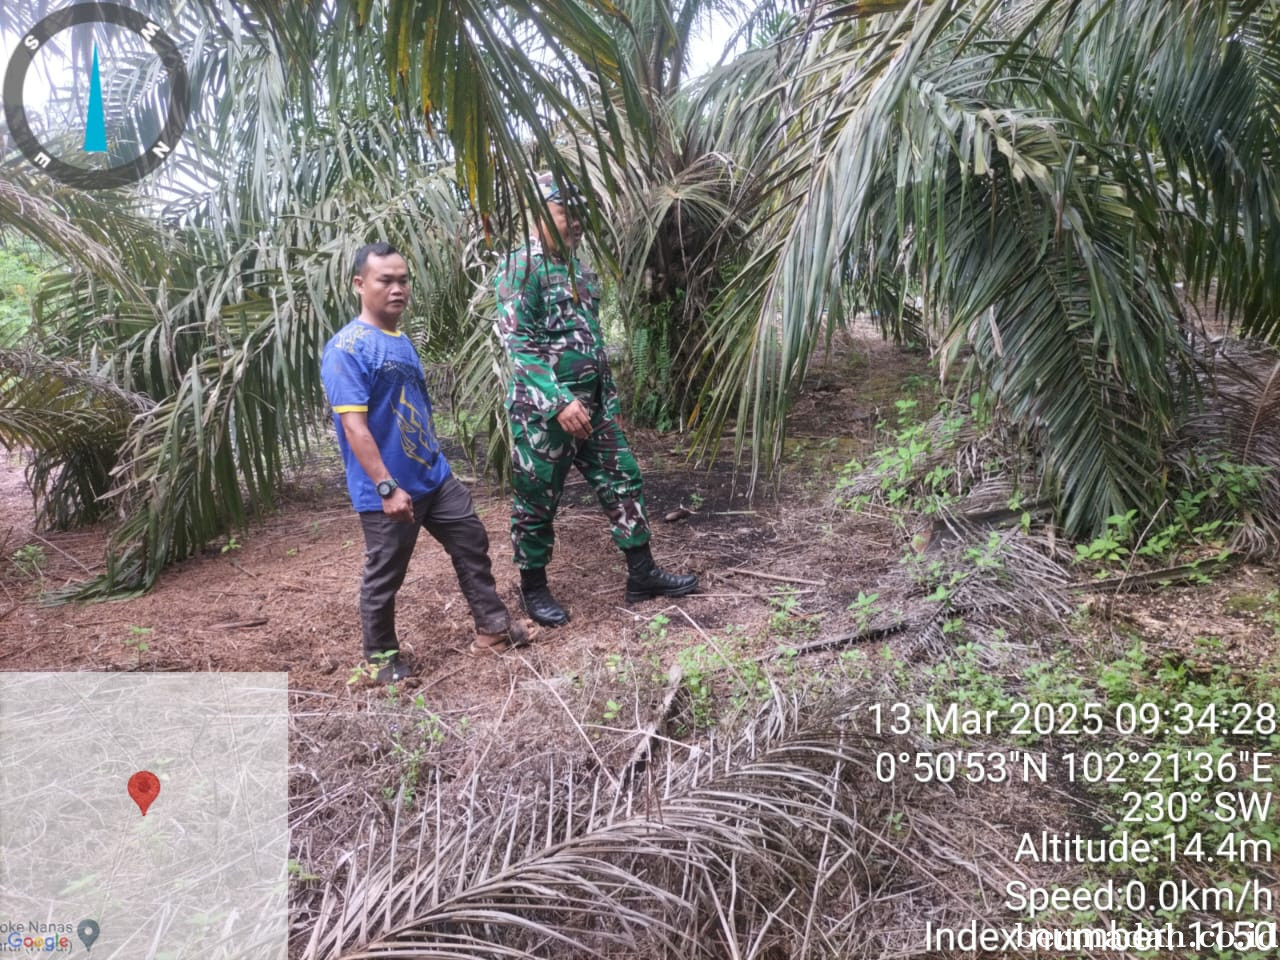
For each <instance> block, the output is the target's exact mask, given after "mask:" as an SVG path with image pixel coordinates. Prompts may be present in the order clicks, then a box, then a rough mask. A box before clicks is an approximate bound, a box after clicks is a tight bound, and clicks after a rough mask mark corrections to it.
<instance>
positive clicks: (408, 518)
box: [382, 487, 413, 523]
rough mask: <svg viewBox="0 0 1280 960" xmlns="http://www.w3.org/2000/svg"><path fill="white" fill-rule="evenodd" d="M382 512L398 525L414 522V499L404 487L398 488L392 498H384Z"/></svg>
mask: <svg viewBox="0 0 1280 960" xmlns="http://www.w3.org/2000/svg"><path fill="white" fill-rule="evenodd" d="M382 512H383V513H385V514H386V515H387V516H388V517H390V518H391V519H392V520H394V521H395V522H396V523H412V522H413V499H412V498H411V497H410V496H409V494H407V493H405V490H404V487H396V488H395V489H394V490H392V491H391V496H389V497H383V498H382Z"/></svg>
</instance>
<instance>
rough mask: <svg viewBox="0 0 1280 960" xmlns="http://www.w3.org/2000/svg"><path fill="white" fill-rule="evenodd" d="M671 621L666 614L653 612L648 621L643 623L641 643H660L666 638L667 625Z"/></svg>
mask: <svg viewBox="0 0 1280 960" xmlns="http://www.w3.org/2000/svg"><path fill="white" fill-rule="evenodd" d="M669 623H671V618H670V617H668V616H667V615H666V614H663V613H658V614H655V615H654V616H653V617H652V618H651V619H650V620H649V622H648V623H646V624H645V625H644V630H642V631H641V642H642V643H661V642H662V641H664V640H666V639H667V625H668V624H669Z"/></svg>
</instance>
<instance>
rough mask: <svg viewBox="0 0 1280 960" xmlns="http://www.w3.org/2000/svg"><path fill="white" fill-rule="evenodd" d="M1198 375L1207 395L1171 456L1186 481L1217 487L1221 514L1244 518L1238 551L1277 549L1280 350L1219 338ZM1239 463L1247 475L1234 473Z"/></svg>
mask: <svg viewBox="0 0 1280 960" xmlns="http://www.w3.org/2000/svg"><path fill="white" fill-rule="evenodd" d="M1199 374H1200V390H1201V396H1202V400H1201V403H1200V406H1199V408H1198V409H1197V410H1196V411H1195V412H1194V413H1193V414H1192V415H1191V416H1190V417H1189V418H1188V420H1187V422H1186V424H1185V426H1184V427H1183V428H1182V429H1181V430H1180V431H1179V439H1178V441H1177V442H1176V443H1175V445H1174V447H1173V449H1172V451H1171V459H1172V461H1173V463H1174V464H1175V466H1176V467H1178V468H1179V469H1180V471H1181V472H1182V474H1183V478H1184V479H1183V485H1184V486H1187V487H1188V488H1190V489H1193V490H1212V491H1213V492H1214V493H1215V494H1216V495H1217V496H1216V498H1217V500H1218V504H1217V509H1218V512H1219V515H1220V516H1223V517H1227V518H1229V519H1233V520H1239V521H1240V526H1239V527H1238V528H1237V529H1236V532H1235V534H1234V540H1233V544H1232V546H1233V547H1234V548H1235V549H1237V550H1239V551H1241V552H1242V553H1244V554H1246V555H1256V554H1260V553H1263V552H1266V551H1268V550H1274V549H1275V547H1276V545H1277V544H1280V353H1278V352H1277V351H1276V350H1275V349H1274V348H1271V347H1266V346H1263V345H1261V344H1251V343H1245V342H1241V341H1238V340H1219V341H1217V342H1216V343H1215V344H1214V345H1213V351H1212V353H1211V355H1210V356H1209V357H1208V359H1207V360H1206V361H1205V362H1203V363H1202V364H1201V365H1200V368H1199ZM1238 468H1244V470H1245V471H1248V473H1246V474H1241V475H1238V479H1236V480H1233V478H1232V477H1231V476H1230V475H1229V474H1230V473H1231V472H1232V471H1235V470H1237V469H1238ZM1253 488H1256V489H1253ZM1212 512H1213V511H1207V512H1206V515H1205V519H1209V518H1210V516H1209V515H1210V514H1211V513H1212Z"/></svg>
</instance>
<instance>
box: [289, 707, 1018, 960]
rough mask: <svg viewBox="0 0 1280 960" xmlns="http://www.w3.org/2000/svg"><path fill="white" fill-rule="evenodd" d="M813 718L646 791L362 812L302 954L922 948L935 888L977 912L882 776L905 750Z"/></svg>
mask: <svg viewBox="0 0 1280 960" xmlns="http://www.w3.org/2000/svg"><path fill="white" fill-rule="evenodd" d="M810 710H813V711H815V712H818V713H823V712H825V713H826V715H824V716H817V717H815V716H806V717H805V718H804V720H803V721H802V720H801V719H800V716H799V714H800V710H799V707H798V705H797V704H795V703H786V702H784V700H783V698H781V697H776V698H775V699H774V700H772V701H770V702H769V703H768V704H767V705H766V706H765V707H764V708H763V709H762V710H761V712H760V714H759V715H758V716H757V717H755V718H754V720H753V721H752V722H750V723H748V724H747V725H746V726H745V727H744V728H743V729H742V730H740V731H739V733H738V735H737V736H736V737H734V738H732V741H731V742H717V741H715V740H714V739H713V740H712V741H711V742H710V743H708V744H706V745H705V746H704V747H701V748H698V747H693V748H686V747H685V746H684V745H673V749H675V748H678V749H681V750H683V749H688V753H687V755H686V756H687V759H684V760H683V761H678V760H668V761H667V762H665V763H657V764H651V765H650V766H649V767H648V774H647V778H645V777H642V778H639V782H638V783H637V784H636V787H635V789H634V791H631V790H622V791H618V790H615V789H614V787H613V785H614V784H615V783H616V779H615V778H613V777H612V776H610V775H609V774H608V773H607V772H605V771H604V770H603V769H601V768H599V767H598V766H596V765H594V764H593V763H590V762H581V761H573V760H567V761H564V760H562V761H559V762H557V761H555V760H547V761H546V762H545V764H542V765H541V767H540V768H539V769H537V770H535V771H529V770H527V769H525V768H524V767H523V766H522V765H521V764H514V765H509V766H507V767H505V768H502V767H499V766H498V765H496V764H489V765H487V766H486V767H485V768H483V769H481V770H479V771H478V772H477V773H475V774H474V775H473V776H472V777H471V778H470V779H468V780H466V781H464V782H455V783H449V782H447V781H445V780H444V779H443V778H438V779H437V781H436V782H435V783H434V784H433V785H432V790H431V794H432V796H433V797H434V801H433V802H430V803H428V804H426V805H425V807H423V808H422V809H420V810H417V811H413V812H411V811H410V810H409V809H407V808H406V807H404V806H400V805H397V807H396V814H395V820H394V822H393V823H392V824H391V825H390V826H389V827H388V826H387V825H386V824H385V822H383V821H382V819H381V817H380V816H378V815H375V816H372V817H366V819H365V820H364V826H363V828H362V829H361V830H360V831H358V833H354V832H353V835H358V836H360V837H361V842H360V844H359V846H358V847H357V848H355V849H350V850H348V852H347V853H346V855H345V856H344V857H343V858H342V860H341V862H340V863H339V864H338V866H337V869H336V870H335V871H334V873H333V875H332V876H331V877H330V880H329V882H328V884H327V885H325V886H324V888H323V889H322V890H321V889H317V888H314V887H313V888H312V891H311V894H310V895H309V896H306V895H304V896H301V897H296V898H295V918H294V929H295V931H296V932H297V933H296V937H297V939H295V949H298V948H300V949H301V952H300V954H299V955H300V956H301V957H303V958H304V960H330V958H342V960H361V958H375V957H408V956H412V957H415V958H419V960H460V958H463V957H468V958H472V957H549V956H555V957H557V958H565V957H610V958H617V957H635V958H641V957H643V958H647V960H656V958H660V957H681V958H689V960H692V958H700V957H707V958H724V957H741V958H751V957H755V958H781V957H788V958H800V957H819V956H823V957H831V956H839V957H843V958H855V957H876V956H881V955H883V954H884V952H885V951H886V950H887V949H888V948H889V947H890V946H891V945H892V944H894V943H895V942H896V941H899V940H901V939H902V938H903V937H904V935H908V936H910V937H916V938H917V939H918V929H912V928H913V927H915V922H914V920H907V919H905V918H906V917H908V916H910V915H911V914H912V913H913V911H911V910H910V908H909V904H910V902H911V901H912V899H913V898H914V897H917V896H919V895H920V894H921V891H922V890H927V896H928V899H929V900H930V902H931V904H932V906H933V908H934V909H939V908H942V909H950V910H956V909H959V910H968V906H967V899H966V898H963V897H961V896H959V894H958V893H957V892H956V889H957V888H956V887H954V886H953V885H952V884H951V883H949V882H948V881H947V880H946V879H944V876H943V874H948V875H949V872H950V870H952V869H953V868H954V867H955V865H954V864H943V863H939V862H938V861H937V860H936V858H934V857H932V856H929V855H928V854H927V853H926V850H927V848H928V845H927V844H926V843H925V842H924V838H922V837H919V836H912V835H909V834H908V832H906V831H905V830H904V829H903V826H902V813H901V811H902V810H903V808H904V806H910V805H911V803H912V802H913V801H912V798H911V797H909V796H906V795H905V793H904V789H903V786H902V785H901V784H897V785H894V784H885V783H881V782H879V781H878V780H877V779H876V776H875V773H874V770H875V755H876V752H877V751H878V750H883V749H898V748H902V749H905V748H906V747H907V746H909V744H907V743H906V742H905V741H903V742H902V743H900V744H896V745H895V744H894V743H891V742H889V741H887V740H881V739H879V738H871V737H867V736H861V735H858V734H855V733H853V732H852V726H851V724H850V723H849V720H848V716H847V715H846V716H844V717H842V716H840V715H838V714H833V713H830V712H829V711H830V707H828V708H823V709H822V710H817V709H816V708H815V707H814V705H813V704H812V703H810V704H808V705H807V706H806V708H805V712H806V713H807V712H809V711H810ZM907 792H910V791H907ZM915 792H922V788H917V789H916V791H915ZM949 842H950V838H947V837H943V836H935V837H931V838H929V839H928V843H931V844H940V845H942V846H947V845H948V843H949ZM996 859H999V858H996ZM983 870H984V871H985V873H984V876H985V877H986V878H987V879H988V880H993V878H995V877H997V876H1000V875H1001V872H1002V869H1001V868H1000V867H995V868H992V867H991V865H989V864H988V865H987V866H985V867H984V868H983ZM948 905H949V906H948ZM303 939H305V943H304V944H299V942H298V941H299V940H303Z"/></svg>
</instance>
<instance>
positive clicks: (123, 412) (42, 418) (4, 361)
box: [0, 350, 147, 529]
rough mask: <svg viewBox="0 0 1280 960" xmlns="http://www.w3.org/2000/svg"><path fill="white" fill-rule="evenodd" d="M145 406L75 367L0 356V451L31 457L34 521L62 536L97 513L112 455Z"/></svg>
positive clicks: (35, 357)
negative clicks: (18, 450) (22, 450)
mask: <svg viewBox="0 0 1280 960" xmlns="http://www.w3.org/2000/svg"><path fill="white" fill-rule="evenodd" d="M146 406H147V402H146V398H144V397H138V396H134V395H132V394H129V393H126V392H125V391H123V390H121V389H120V388H119V387H117V386H116V385H115V384H113V383H112V382H111V381H109V380H105V379H103V378H102V377H99V376H96V375H95V374H93V373H91V372H89V371H87V370H85V369H83V368H81V367H80V366H79V365H77V364H74V363H69V362H62V361H58V360H51V359H49V358H48V357H42V356H40V355H39V354H36V353H31V352H27V351H19V350H0V446H4V447H6V448H8V449H14V448H15V447H22V448H27V449H29V450H30V451H31V462H30V465H29V466H28V468H27V480H28V483H29V484H30V486H31V489H32V492H33V494H34V495H35V498H36V503H37V507H38V513H37V519H38V520H39V522H41V523H42V524H45V525H48V526H52V527H55V528H59V529H64V528H66V527H69V526H72V525H74V524H76V523H80V522H85V521H88V520H92V519H94V518H96V517H97V516H99V515H100V514H101V513H102V512H103V509H104V505H103V503H102V502H101V501H100V500H99V498H100V497H101V496H102V494H104V493H105V492H106V490H107V487H108V484H109V478H110V473H111V470H112V468H113V467H114V466H115V462H116V456H117V453H116V451H117V448H118V446H119V444H120V443H121V442H122V440H123V439H124V436H125V433H126V431H127V430H128V428H129V424H130V422H131V421H132V420H133V418H134V417H135V416H136V415H138V414H139V413H141V412H142V411H143V410H144V409H145V408H146Z"/></svg>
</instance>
